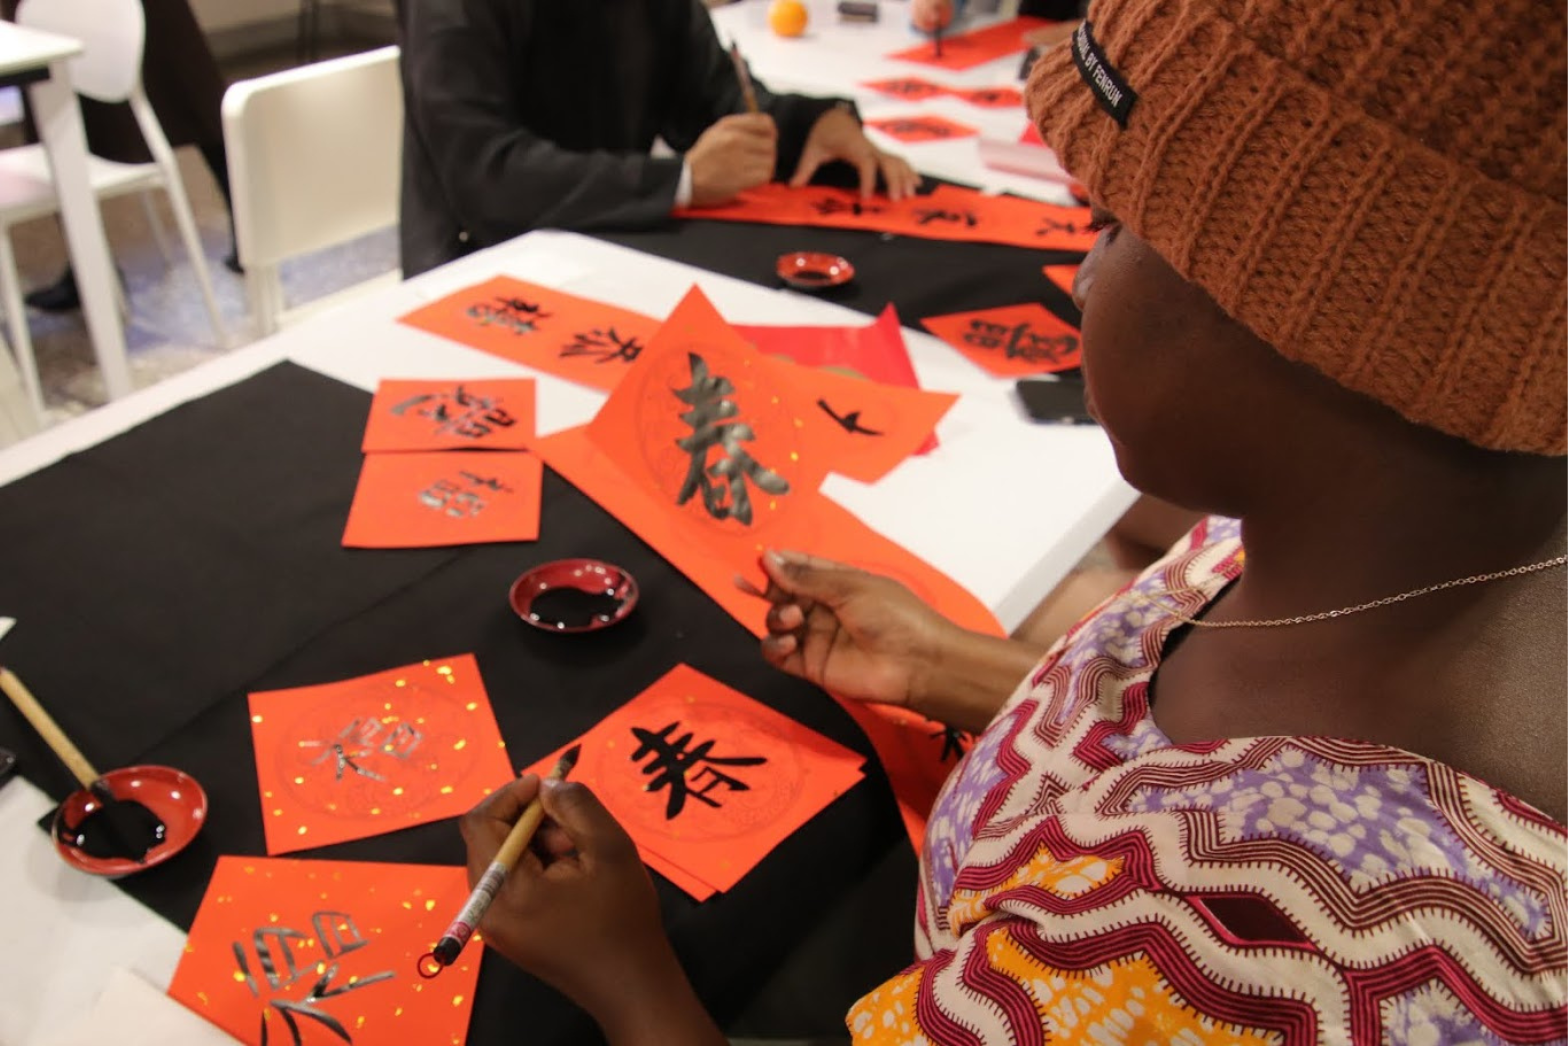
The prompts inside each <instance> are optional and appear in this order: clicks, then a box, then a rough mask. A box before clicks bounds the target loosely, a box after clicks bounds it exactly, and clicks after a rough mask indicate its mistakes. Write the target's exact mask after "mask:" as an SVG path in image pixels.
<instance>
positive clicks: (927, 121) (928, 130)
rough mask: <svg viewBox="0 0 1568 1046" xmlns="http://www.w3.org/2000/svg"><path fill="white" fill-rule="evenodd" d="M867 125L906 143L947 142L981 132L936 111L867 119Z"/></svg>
mask: <svg viewBox="0 0 1568 1046" xmlns="http://www.w3.org/2000/svg"><path fill="white" fill-rule="evenodd" d="M866 126H867V127H870V128H873V129H874V130H878V131H881V132H882V133H883V134H885V135H887V136H888V137H889V138H896V139H898V140H899V141H901V142H904V143H905V144H906V145H913V144H917V143H919V142H946V141H951V140H953V139H955V138H968V137H969V136H970V135H974V134H979V133H980V132H978V131H976V130H975V129H974V128H973V127H970V126H969V125H968V124H963V123H959V122H958V121H956V120H949V119H948V118H947V117H945V116H937V115H936V114H934V113H919V114H916V115H913V116H889V117H886V118H884V119H881V120H867V121H866Z"/></svg>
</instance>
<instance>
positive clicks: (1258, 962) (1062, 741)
mask: <svg viewBox="0 0 1568 1046" xmlns="http://www.w3.org/2000/svg"><path fill="white" fill-rule="evenodd" d="M1240 549H1241V545H1240V539H1239V534H1238V530H1237V525H1236V524H1235V523H1234V522H1232V521H1220V520H1211V521H1209V522H1208V523H1206V524H1203V525H1201V526H1200V527H1199V528H1198V529H1197V530H1196V531H1194V533H1193V535H1192V536H1191V537H1190V538H1189V539H1188V540H1187V541H1185V542H1183V544H1182V546H1181V547H1180V550H1179V551H1176V552H1174V553H1173V554H1172V555H1170V556H1168V557H1167V558H1166V559H1165V560H1164V561H1162V562H1161V563H1159V564H1156V565H1155V567H1153V568H1151V570H1150V571H1148V572H1147V573H1145V574H1144V575H1143V577H1142V578H1140V579H1139V581H1137V582H1136V583H1135V584H1134V586H1133V588H1134V589H1135V590H1138V591H1141V592H1143V593H1145V594H1153V593H1160V592H1165V593H1167V594H1166V595H1165V596H1164V597H1163V602H1162V603H1155V602H1150V601H1149V600H1147V599H1139V598H1136V597H1133V596H1130V595H1127V594H1123V595H1121V596H1118V597H1117V598H1115V599H1113V600H1112V601H1111V602H1109V603H1108V604H1107V605H1106V607H1105V608H1104V609H1103V610H1102V612H1100V613H1099V614H1097V615H1095V616H1093V617H1092V618H1089V619H1087V620H1086V621H1085V622H1084V623H1083V624H1081V625H1080V626H1078V628H1077V629H1075V631H1074V632H1073V633H1072V634H1070V635H1069V636H1067V637H1066V638H1065V639H1064V641H1063V642H1062V643H1059V644H1058V645H1057V647H1056V648H1055V649H1054V650H1053V651H1052V652H1051V653H1050V654H1049V655H1047V657H1046V659H1045V660H1044V661H1043V662H1042V663H1041V665H1040V666H1039V667H1038V668H1037V669H1036V670H1035V672H1034V673H1033V674H1032V675H1031V676H1030V678H1029V679H1027V680H1026V681H1025V682H1024V684H1023V685H1022V686H1020V688H1019V691H1018V693H1016V694H1015V695H1013V697H1012V698H1011V699H1010V700H1009V702H1008V703H1007V705H1006V706H1005V707H1004V708H1003V710H1002V712H1001V713H1000V714H999V715H998V717H997V719H996V721H995V722H994V723H993V724H992V725H991V727H990V728H989V729H988V730H987V731H986V732H985V734H984V735H982V737H981V738H980V739H979V741H978V742H977V743H976V745H975V747H974V749H973V750H972V751H971V752H970V753H969V755H968V756H967V757H966V759H965V760H964V762H962V763H961V764H960V765H959V767H958V768H957V769H955V770H954V772H953V775H952V777H951V778H950V779H949V780H948V782H947V785H946V786H945V788H944V790H943V792H942V794H941V796H940V797H939V798H938V800H937V803H936V808H935V809H934V810H933V813H932V818H931V821H930V823H929V826H928V828H927V832H926V840H925V851H924V854H923V856H922V860H921V872H922V875H921V887H920V898H919V902H918V907H919V910H918V913H917V918H916V946H917V952H918V955H919V956H920V961H919V962H917V963H916V964H915V965H913V966H911V967H910V968H909V969H907V970H905V971H904V972H903V973H901V974H899V975H898V976H896V977H894V978H893V979H892V980H889V981H888V982H887V983H885V984H883V985H882V986H881V987H879V988H877V989H876V990H875V991H873V992H871V993H870V994H869V995H867V996H866V997H865V998H863V999H861V1000H860V1002H859V1003H857V1004H856V1005H855V1007H854V1008H853V1009H852V1010H851V1012H850V1014H849V1017H848V1023H849V1028H850V1031H851V1033H852V1036H853V1039H854V1041H855V1042H856V1043H876V1044H895V1043H896V1044H923V1043H937V1044H943V1046H949V1044H960V1043H987V1044H1001V1043H1018V1044H1026V1043H1069V1042H1070V1043H1087V1044H1110V1043H1139V1044H1142V1043H1159V1044H1166V1043H1178V1044H1183V1046H1188V1044H1190V1046H1197V1044H1200V1043H1205V1044H1206V1043H1227V1044H1229V1043H1246V1044H1251V1043H1389V1044H1393V1046H1436V1044H1439V1043H1475V1044H1496V1043H1540V1042H1564V1041H1565V1040H1568V1030H1565V1022H1568V1017H1565V1014H1568V1010H1565V999H1568V946H1565V942H1568V937H1565V932H1564V931H1565V925H1564V923H1565V920H1568V831H1565V829H1564V827H1563V826H1562V825H1560V824H1557V823H1555V822H1553V821H1552V820H1551V819H1550V818H1548V817H1547V816H1545V815H1544V814H1542V813H1540V812H1539V811H1537V810H1535V809H1534V808H1532V807H1530V806H1528V805H1527V804H1525V803H1523V802H1520V801H1519V800H1517V799H1515V798H1513V797H1511V796H1509V795H1507V794H1505V793H1503V792H1500V791H1498V790H1497V789H1495V788H1492V787H1490V786H1488V785H1486V784H1484V783H1482V782H1481V781H1479V780H1477V779H1475V778H1473V777H1470V776H1467V775H1466V774H1463V773H1461V772H1459V771H1457V770H1454V769H1452V768H1450V767H1448V766H1445V765H1443V764H1441V763H1437V762H1434V761H1433V760H1430V759H1423V758H1421V757H1420V756H1417V755H1413V754H1411V753H1409V752H1406V751H1402V750H1399V749H1395V748H1389V747H1385V746H1382V745H1377V744H1371V743H1367V742H1361V741H1344V740H1333V739H1327V738H1311V737H1267V738H1248V739H1234V740H1229V741H1223V742H1217V743H1207V744H1198V745H1185V746H1181V747H1176V746H1173V745H1172V744H1171V743H1170V742H1169V741H1168V740H1167V739H1166V738H1165V737H1164V736H1163V735H1162V734H1161V733H1160V730H1159V728H1158V727H1156V726H1155V724H1154V721H1153V719H1152V718H1151V716H1150V713H1149V703H1148V688H1149V680H1150V678H1151V676H1152V675H1153V674H1154V670H1155V667H1156V666H1157V664H1158V663H1159V658H1160V654H1161V651H1162V649H1163V648H1164V645H1165V641H1166V638H1167V637H1168V636H1169V635H1170V633H1171V632H1172V631H1173V630H1175V629H1176V628H1177V627H1178V626H1179V624H1180V622H1179V621H1178V620H1177V619H1176V618H1175V617H1173V616H1172V615H1171V614H1170V613H1168V612H1166V611H1165V610H1164V609H1162V606H1163V605H1164V604H1169V605H1172V606H1177V607H1178V608H1179V609H1180V610H1181V611H1182V612H1183V613H1186V614H1189V615H1190V614H1192V613H1194V612H1196V610H1197V609H1198V608H1199V607H1201V606H1202V605H1204V604H1205V603H1206V602H1207V601H1208V600H1210V599H1213V598H1214V597H1215V596H1216V595H1217V594H1218V593H1219V592H1220V591H1221V590H1222V589H1223V588H1224V586H1225V585H1226V584H1227V583H1228V582H1229V581H1230V580H1232V579H1234V578H1235V577H1236V576H1237V575H1238V574H1239V573H1240V569H1241V554H1240ZM1180 589H1194V590H1196V591H1192V592H1188V593H1185V594H1176V592H1175V590H1180Z"/></svg>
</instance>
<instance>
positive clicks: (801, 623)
mask: <svg viewBox="0 0 1568 1046" xmlns="http://www.w3.org/2000/svg"><path fill="white" fill-rule="evenodd" d="M762 568H763V570H764V571H765V572H766V573H767V576H768V588H767V591H766V592H763V591H759V590H758V589H757V588H756V586H754V585H752V584H751V583H750V582H748V581H746V580H745V579H744V578H737V579H736V584H737V585H739V586H740V587H741V589H742V590H743V591H746V592H749V593H750V594H752V595H756V596H761V597H762V598H764V599H766V600H767V601H768V602H770V603H772V604H773V606H772V608H771V609H770V610H769V611H768V618H767V628H768V635H767V637H766V638H765V639H763V641H762V656H763V657H764V658H765V659H767V661H768V662H769V663H770V664H772V665H774V666H775V667H777V668H780V669H782V670H784V671H785V672H788V673H790V674H791V675H796V676H800V677H801V678H802V679H806V680H809V681H810V682H812V683H815V684H817V685H818V686H820V687H822V688H823V689H825V690H828V691H830V692H832V693H834V694H837V695H838V696H840V697H843V698H848V699H851V700H855V701H875V702H880V703H882V704H890V705H903V706H906V707H909V706H914V705H916V704H918V703H919V701H920V699H921V697H922V696H923V695H924V694H925V692H926V691H927V689H928V686H927V683H928V680H929V679H930V678H931V676H932V674H933V671H934V669H935V668H936V666H937V664H938V663H939V662H940V660H941V658H942V655H943V651H944V650H945V648H946V646H947V645H948V644H949V643H950V642H951V641H952V639H953V638H954V636H955V635H957V634H959V633H960V632H961V630H960V629H959V628H958V626H956V625H954V624H953V623H952V622H951V621H949V620H948V619H947V618H945V617H943V616H942V615H941V614H939V613H937V612H936V611H935V610H933V609H932V608H931V607H930V606H928V605H927V604H926V603H924V602H922V601H921V600H920V599H919V597H917V596H916V595H915V594H914V593H913V592H911V591H909V589H907V588H905V587H904V586H903V585H901V584H899V583H898V582H897V581H894V580H893V579H892V578H888V577H883V576H882V575H880V574H871V573H867V572H866V571H864V570H858V569H856V568H854V567H850V566H846V565H844V564H842V563H835V562H833V561H831V560H826V559H819V558H817V557H815V556H806V555H802V554H800V553H798V552H773V551H770V552H768V553H767V554H765V555H764V556H763V557H762Z"/></svg>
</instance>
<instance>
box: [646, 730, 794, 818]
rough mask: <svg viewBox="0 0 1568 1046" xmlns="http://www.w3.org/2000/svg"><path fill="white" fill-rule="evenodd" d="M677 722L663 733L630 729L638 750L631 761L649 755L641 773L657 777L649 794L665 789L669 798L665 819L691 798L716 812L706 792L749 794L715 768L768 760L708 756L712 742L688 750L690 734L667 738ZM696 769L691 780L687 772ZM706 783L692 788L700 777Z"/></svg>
mask: <svg viewBox="0 0 1568 1046" xmlns="http://www.w3.org/2000/svg"><path fill="white" fill-rule="evenodd" d="M680 725H681V724H680V721H679V720H677V721H675V722H673V723H671V724H670V725H669V726H667V727H665V728H664V729H662V730H645V729H643V728H642V727H640V726H634V727H632V735H633V736H634V737H636V738H637V741H638V745H637V750H636V751H635V752H633V753H632V757H631V758H632V762H634V763H636V762H640V761H641V760H642V759H643V757H644V756H648V755H652V756H653V758H652V759H650V760H648V765H647V766H644V767H643V768H642V772H643V773H644V774H656V776H655V777H654V778H653V780H651V781H649V782H648V791H650V792H657V791H660V790H662V789H665V788H668V789H669V790H670V795H669V799H668V800H666V802H665V805H664V818H665V820H667V821H673V820H674V819H675V818H676V817H677V816H678V815H679V814H680V812H681V811H682V810H684V809H685V808H686V800H687V798H688V797H689V798H692V799H695V800H697V801H698V802H700V803H706V804H707V805H709V806H711V807H713V808H715V809H717V808H718V806H719V802H718V801H717V800H715V799H710V798H708V793H709V792H711V791H713V790H714V789H715V788H719V787H721V786H722V787H723V788H725V789H727V790H729V791H731V792H749V791H751V786H750V785H748V784H746V783H745V782H743V781H741V780H740V779H739V778H737V777H734V776H731V775H730V774H726V773H724V772H723V771H721V770H717V769H715V768H714V767H715V764H716V765H718V766H759V765H761V764H763V763H766V762H767V761H768V760H767V758H766V757H765V756H760V755H739V756H716V755H709V754H708V753H709V752H711V751H713V744H714V743H713V742H712V741H704V742H702V744H700V745H698V746H697V747H696V748H693V749H691V750H690V751H687V746H688V745H690V744H691V739H692V733H691V731H690V730H688V731H686V732H685V733H684V734H681V735H680V736H679V737H676V738H674V739H673V740H671V737H670V735H671V734H673V733H675V731H676V729H678V728H679V727H680ZM693 767H696V768H697V770H696V773H694V774H692V775H691V777H690V778H688V777H687V773H688V771H690V770H691V769H692V768H693ZM704 777H706V778H707V781H706V783H705V784H704V785H703V787H701V788H693V787H692V786H693V785H694V784H696V783H698V782H699V781H700V780H701V779H702V778H704Z"/></svg>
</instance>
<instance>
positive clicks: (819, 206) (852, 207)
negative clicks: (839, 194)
mask: <svg viewBox="0 0 1568 1046" xmlns="http://www.w3.org/2000/svg"><path fill="white" fill-rule="evenodd" d="M811 206H812V208H813V209H815V210H816V212H817V214H818V215H820V216H821V217H823V218H831V217H833V216H834V215H838V214H848V215H853V216H854V217H856V218H864V217H865V216H866V215H868V214H881V213H882V212H883V211H884V210H886V208H885V207H875V206H872V205H871V204H867V203H861V202H860V201H859V200H854V201H850V202H845V201H844V200H838V199H834V198H833V197H831V196H830V197H828V198H827V199H825V200H818V201H817V202H816V203H814V204H812V205H811Z"/></svg>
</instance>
